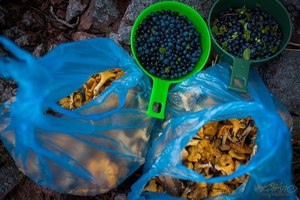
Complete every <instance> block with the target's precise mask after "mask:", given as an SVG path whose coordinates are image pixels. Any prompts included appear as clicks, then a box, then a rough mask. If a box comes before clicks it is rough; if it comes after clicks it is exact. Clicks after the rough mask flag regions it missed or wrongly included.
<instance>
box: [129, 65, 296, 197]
mask: <svg viewBox="0 0 300 200" xmlns="http://www.w3.org/2000/svg"><path fill="white" fill-rule="evenodd" d="M249 77H250V79H249V86H248V93H247V94H239V93H235V92H233V91H229V90H227V84H228V82H229V79H230V66H228V64H226V63H220V64H217V65H215V66H212V67H210V68H208V69H206V70H204V71H201V72H199V73H198V74H196V75H195V76H193V77H191V78H189V79H187V80H185V81H183V82H182V83H180V84H178V85H176V86H174V87H173V88H172V89H171V90H170V91H169V96H168V100H169V102H168V105H167V108H168V109H167V111H166V119H165V122H163V123H162V126H161V128H160V129H159V128H156V129H157V132H156V133H153V135H157V138H156V140H155V141H154V142H153V145H152V146H151V148H150V149H149V151H148V154H147V160H146V163H145V165H144V174H143V176H142V177H141V178H140V179H139V180H137V182H136V183H134V185H133V186H132V188H131V189H132V191H131V192H130V194H129V199H134V200H135V199H178V198H181V199H182V198H188V199H202V198H203V199H204V198H206V197H209V199H245V198H247V199H268V198H269V199H295V187H294V186H293V184H292V174H291V173H292V172H291V163H292V148H291V133H290V131H289V127H288V126H287V124H289V121H290V114H289V113H288V111H287V110H286V109H285V108H284V106H282V105H281V103H280V102H278V100H277V99H275V98H274V97H273V96H272V95H271V94H270V93H269V92H268V90H267V88H266V86H265V85H264V83H263V82H262V80H261V78H260V77H259V75H258V74H257V72H256V71H255V70H251V71H250V76H249ZM282 116H283V117H282ZM249 117H251V118H249ZM247 121H248V122H247ZM251 124H252V125H251ZM254 133H255V135H254ZM249 134H250V135H252V137H250V138H249V137H245V136H246V135H249ZM239 138H240V139H239ZM249 139H250V141H249ZM251 140H252V141H251ZM251 142H253V144H251ZM245 143H246V144H247V145H243V144H245ZM249 145H250V146H249ZM249 147H251V148H249ZM233 185H235V186H234V187H233ZM171 188H172V189H171ZM174 188H177V189H174Z"/></svg>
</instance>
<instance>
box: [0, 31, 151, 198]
mask: <svg viewBox="0 0 300 200" xmlns="http://www.w3.org/2000/svg"><path fill="white" fill-rule="evenodd" d="M0 43H2V45H3V46H4V47H5V48H6V49H7V50H9V51H10V52H11V53H12V54H13V55H14V56H15V58H14V59H13V58H9V57H0V76H4V77H6V78H12V79H14V80H15V81H16V82H17V84H18V91H17V96H16V98H15V100H10V101H7V102H5V103H4V104H2V105H0V136H1V140H3V142H4V144H5V146H6V148H7V149H8V151H9V152H10V154H11V155H12V157H13V158H14V160H15V162H16V164H17V166H18V167H19V168H20V170H21V171H22V172H23V173H25V174H26V175H27V176H29V177H30V178H31V179H33V180H34V181H35V182H36V183H38V184H41V185H43V186H45V187H47V188H50V189H53V190H56V191H59V192H64V193H72V194H77V195H79V194H80V195H87V194H89V195H91V194H99V193H104V192H107V191H108V190H110V189H112V188H114V187H115V186H117V185H118V184H119V183H120V182H122V181H123V180H124V179H125V178H126V177H128V176H129V175H130V174H132V173H133V172H134V171H135V170H136V169H137V168H139V167H140V166H141V165H142V164H143V163H144V160H145V154H146V152H147V148H148V143H149V132H150V131H151V127H152V124H153V123H154V121H152V119H151V118H149V117H147V116H146V114H145V113H146V110H147V105H148V101H147V100H148V99H149V96H150V91H151V88H150V80H149V79H148V78H147V77H146V76H144V75H143V73H142V71H141V70H140V69H139V68H138V66H137V65H136V64H135V62H134V61H133V59H132V58H131V57H130V56H129V55H128V54H127V53H126V52H125V51H124V50H123V49H122V48H120V47H119V46H118V45H116V44H115V43H114V42H113V41H112V40H111V39H106V38H97V39H91V40H86V41H80V42H74V43H65V44H62V45H59V46H57V47H56V48H54V49H53V50H52V51H51V52H49V53H48V54H46V55H45V56H44V57H42V58H39V59H35V58H33V57H32V56H31V55H30V54H29V53H28V52H26V51H24V50H22V49H20V48H19V47H17V46H16V45H15V44H14V43H12V42H11V41H9V40H7V39H5V38H3V37H0ZM114 68H121V69H122V70H123V71H124V75H123V76H122V77H120V78H119V79H117V80H115V81H113V83H112V84H111V85H110V86H109V87H108V88H107V89H106V90H104V91H103V92H102V93H101V94H100V95H99V96H98V97H96V98H95V99H93V100H92V101H91V102H89V103H88V104H85V105H83V106H82V107H80V108H78V109H76V110H74V111H70V110H67V109H64V108H62V107H60V106H59V105H58V104H57V102H58V100H60V99H62V98H63V97H65V96H67V95H69V94H71V93H72V92H74V91H75V90H77V89H78V88H80V87H81V86H82V85H83V84H84V83H85V82H86V81H87V80H88V79H89V77H90V76H91V75H93V74H96V73H99V72H103V71H107V70H110V69H114ZM49 108H50V109H52V110H53V111H55V112H57V113H60V115H61V116H60V117H57V116H53V115H49V114H46V111H47V110H48V109H49Z"/></svg>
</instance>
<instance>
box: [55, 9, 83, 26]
mask: <svg viewBox="0 0 300 200" xmlns="http://www.w3.org/2000/svg"><path fill="white" fill-rule="evenodd" d="M50 13H51V15H52V16H53V17H54V19H55V20H56V21H58V22H59V23H61V24H62V25H65V26H67V27H68V28H75V27H76V26H77V25H78V24H79V17H77V20H76V22H75V23H74V24H70V23H68V22H66V21H65V20H62V19H60V18H59V17H58V16H57V15H56V14H55V13H54V11H53V6H50Z"/></svg>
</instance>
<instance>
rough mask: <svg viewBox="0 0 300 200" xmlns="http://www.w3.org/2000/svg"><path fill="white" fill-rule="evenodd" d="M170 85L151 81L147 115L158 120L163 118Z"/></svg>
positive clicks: (160, 81)
mask: <svg viewBox="0 0 300 200" xmlns="http://www.w3.org/2000/svg"><path fill="white" fill-rule="evenodd" d="M170 84H171V83H169V82H168V81H165V80H161V79H153V86H152V91H151V97H150V102H149V105H148V111H147V115H149V116H152V117H155V118H158V119H164V118H165V108H166V101H167V96H168V91H169V87H170Z"/></svg>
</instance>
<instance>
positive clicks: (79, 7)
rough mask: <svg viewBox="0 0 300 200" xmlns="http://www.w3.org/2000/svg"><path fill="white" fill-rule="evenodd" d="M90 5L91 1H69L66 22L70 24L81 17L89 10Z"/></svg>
mask: <svg viewBox="0 0 300 200" xmlns="http://www.w3.org/2000/svg"><path fill="white" fill-rule="evenodd" d="M88 4H89V0H69V5H68V7H67V14H66V21H67V22H70V21H71V20H72V19H73V18H75V17H77V16H79V15H81V14H82V13H83V12H84V10H85V9H86V8H87V6H88Z"/></svg>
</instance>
